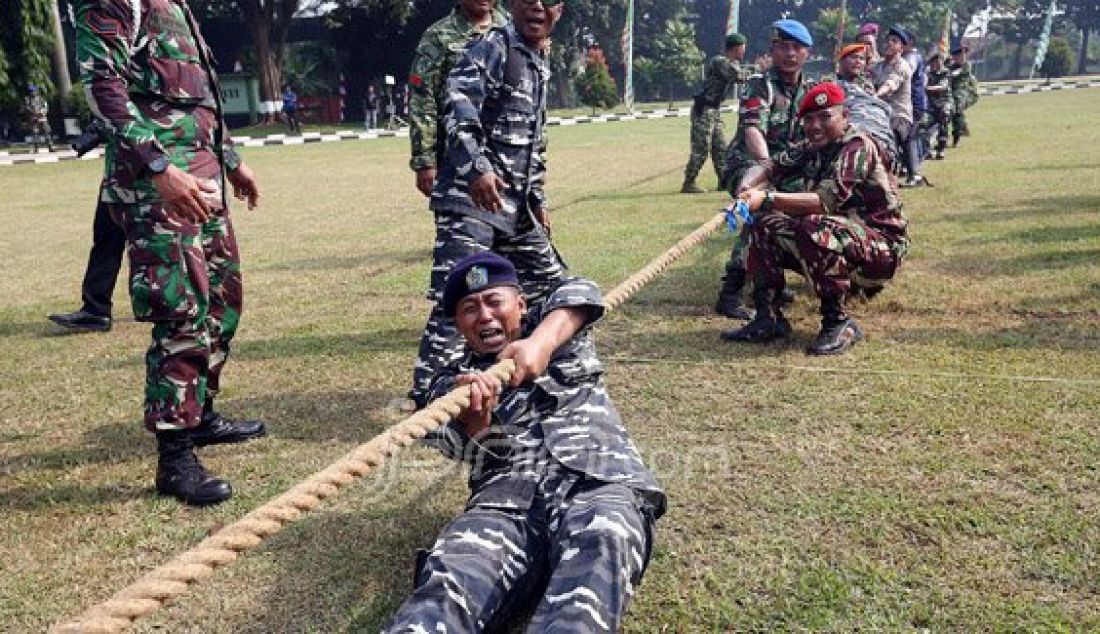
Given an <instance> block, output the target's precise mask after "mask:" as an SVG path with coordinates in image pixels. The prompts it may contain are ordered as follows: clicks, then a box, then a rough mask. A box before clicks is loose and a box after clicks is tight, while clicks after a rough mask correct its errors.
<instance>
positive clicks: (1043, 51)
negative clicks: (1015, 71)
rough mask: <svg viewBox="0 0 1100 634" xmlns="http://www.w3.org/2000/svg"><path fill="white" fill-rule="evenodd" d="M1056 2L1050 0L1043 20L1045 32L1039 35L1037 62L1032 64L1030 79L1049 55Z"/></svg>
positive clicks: (1036, 52) (1036, 50)
mask: <svg viewBox="0 0 1100 634" xmlns="http://www.w3.org/2000/svg"><path fill="white" fill-rule="evenodd" d="M1054 3H1055V0H1050V7H1049V8H1047V17H1046V18H1045V19H1044V20H1043V33H1042V35H1040V36H1039V45H1038V46H1036V47H1035V63H1034V64H1032V65H1031V74H1029V75H1028V76H1027V78H1028V79H1032V78H1034V77H1035V71H1037V70H1039V67H1040V66H1042V65H1043V59H1044V58H1046V56H1047V46H1048V45H1049V44H1050V29H1051V27H1052V26H1053V25H1054Z"/></svg>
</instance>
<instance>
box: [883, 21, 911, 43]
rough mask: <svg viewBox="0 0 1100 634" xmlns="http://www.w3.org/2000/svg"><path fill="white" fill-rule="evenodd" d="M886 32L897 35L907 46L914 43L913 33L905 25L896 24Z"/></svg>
mask: <svg viewBox="0 0 1100 634" xmlns="http://www.w3.org/2000/svg"><path fill="white" fill-rule="evenodd" d="M886 34H887V35H896V36H897V38H898V39H899V40H901V43H902V44H904V45H906V46H909V45H910V44H912V43H913V34H912V33H910V32H909V31H907V30H905V27H903V26H898V25H897V24H895V25H894V26H892V27H890V30H889V31H887V32H886Z"/></svg>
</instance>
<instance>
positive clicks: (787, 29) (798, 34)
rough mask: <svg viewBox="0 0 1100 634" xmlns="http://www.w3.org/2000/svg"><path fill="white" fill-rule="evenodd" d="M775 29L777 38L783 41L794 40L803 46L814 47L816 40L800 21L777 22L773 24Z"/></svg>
mask: <svg viewBox="0 0 1100 634" xmlns="http://www.w3.org/2000/svg"><path fill="white" fill-rule="evenodd" d="M772 26H773V27H775V36H776V37H778V38H780V39H783V40H794V41H795V42H798V43H799V44H801V45H802V46H813V45H814V38H812V37H810V32H809V31H808V30H807V29H806V26H805V25H803V24H802V23H801V22H799V21H798V20H776V21H775V22H773V23H772Z"/></svg>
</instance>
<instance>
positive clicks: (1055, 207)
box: [926, 195, 1100, 225]
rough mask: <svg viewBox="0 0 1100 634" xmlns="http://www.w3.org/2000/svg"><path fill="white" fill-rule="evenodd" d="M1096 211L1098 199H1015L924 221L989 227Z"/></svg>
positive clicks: (1056, 197)
mask: <svg viewBox="0 0 1100 634" xmlns="http://www.w3.org/2000/svg"><path fill="white" fill-rule="evenodd" d="M1098 208H1100V196H1079V195H1075V196H1054V197H1043V198H1039V197H1036V198H1030V199H1026V200H1018V201H1016V203H1015V204H1014V205H1012V206H1009V207H1005V206H1001V205H998V204H994V203H983V204H981V205H978V208H977V209H973V210H970V211H966V212H963V213H957V214H945V215H943V216H942V217H939V218H935V219H929V220H927V221H926V222H929V223H943V224H964V225H972V224H981V225H988V224H989V223H993V222H1017V221H1022V220H1036V219H1039V218H1044V217H1051V216H1053V217H1059V218H1061V217H1064V216H1067V215H1070V214H1075V213H1090V212H1094V211H1096V209H1098Z"/></svg>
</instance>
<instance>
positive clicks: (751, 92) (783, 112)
mask: <svg viewBox="0 0 1100 634" xmlns="http://www.w3.org/2000/svg"><path fill="white" fill-rule="evenodd" d="M813 86H814V82H813V81H812V80H808V79H806V78H805V76H804V75H800V76H799V78H798V81H797V82H795V84H794V85H793V86H788V85H787V83H786V82H784V81H783V78H782V76H780V74H779V71H778V70H777V69H775V68H770V69H768V71H767V72H766V73H760V74H756V75H753V76H752V77H749V79H748V81H747V82H746V83H745V87H744V89H742V91H741V99H740V106H739V109H738V112H739V114H740V118H739V119H738V121H737V135H736V136H735V137H733V141H731V142H730V145H729V148H728V150H727V151H726V171H725V181H724V185H725V187H726V188H727V189H729V191H730V193H734V192H735V191H736V189H737V185H738V184H739V183H740V182H741V177H742V176H743V175H744V173H745V170H747V169H748V168H750V167H752V166H753V165H756V164H757V163H759V162H760V161H759V160H758V159H757V158H756V157H754V156H753V155H752V154H750V153H749V150H748V147H747V146H746V144H745V130H747V129H749V128H756V129H757V130H760V132H761V133H763V134H764V140H765V141H766V142H767V144H768V156H769V157H774V156H776V155H777V154H779V153H780V152H783V151H785V150H786V149H787V148H789V147H791V146H792V145H794V144H795V143H797V142H799V141H801V140H802V137H803V132H802V121H801V120H800V119H799V118H798V106H799V104H801V103H802V98H803V97H804V96H805V95H806V93H807V92H809V90H810V88H813ZM773 184H774V185H775V188H776V190H778V191H781V192H800V191H802V178H801V177H800V176H797V175H794V176H790V177H788V178H784V179H781V180H779V181H777V182H775V183H773ZM745 235H746V234H745V232H744V231H742V232H741V236H740V237H739V239H738V240H737V241H736V242H735V243H734V246H733V250H732V251H731V252H730V259H729V261H727V262H726V276H727V278H728V277H730V276H731V275H733V276H736V275H739V274H740V272H741V271H744V268H745V246H746V245H745Z"/></svg>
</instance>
